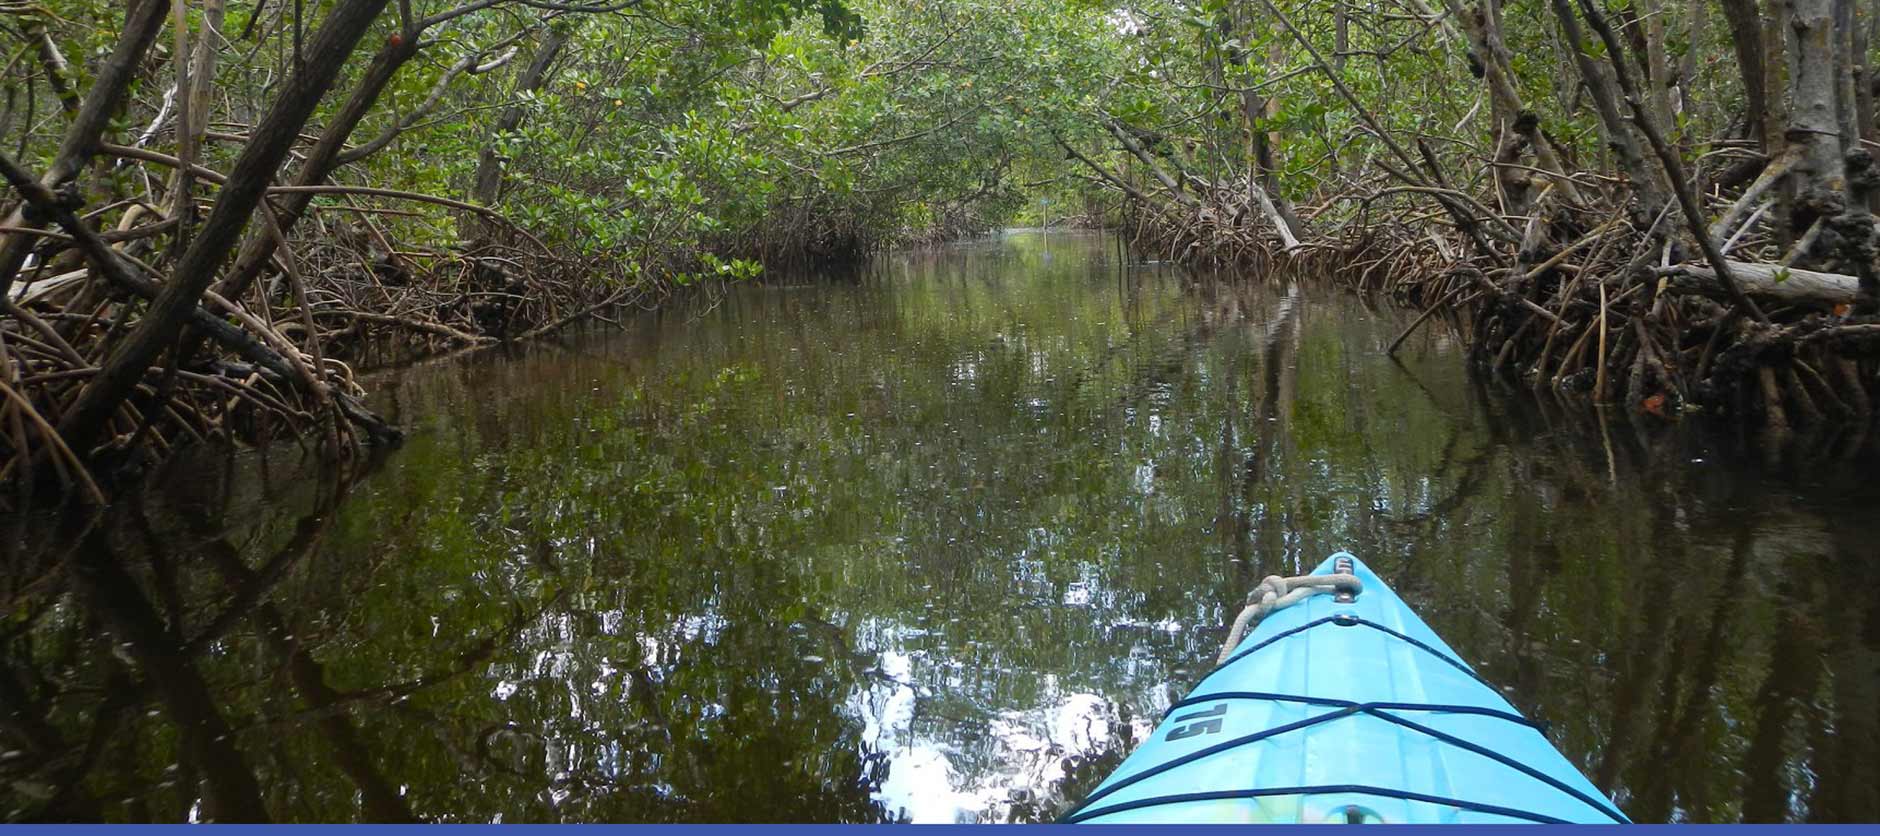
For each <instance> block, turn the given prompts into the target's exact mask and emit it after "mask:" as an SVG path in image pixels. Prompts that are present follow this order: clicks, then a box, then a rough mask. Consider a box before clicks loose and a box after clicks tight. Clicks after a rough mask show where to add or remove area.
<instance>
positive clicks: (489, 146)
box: [470, 26, 569, 206]
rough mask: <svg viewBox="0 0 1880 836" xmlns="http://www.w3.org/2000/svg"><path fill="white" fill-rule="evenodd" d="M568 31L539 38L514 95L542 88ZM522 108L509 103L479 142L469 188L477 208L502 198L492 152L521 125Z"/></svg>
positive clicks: (497, 157)
mask: <svg viewBox="0 0 1880 836" xmlns="http://www.w3.org/2000/svg"><path fill="white" fill-rule="evenodd" d="M568 36H569V32H568V31H567V30H566V29H563V28H559V27H555V26H550V27H549V28H548V31H547V32H546V33H544V34H543V35H542V43H541V44H540V45H539V46H537V47H536V49H535V57H534V58H532V59H530V61H529V66H528V68H527V69H525V70H523V71H522V77H521V78H519V79H517V80H516V95H517V96H521V95H523V94H526V93H533V92H535V91H537V90H540V89H542V85H543V84H545V83H547V81H548V69H549V67H550V66H551V65H553V64H554V63H555V58H556V57H557V56H559V55H560V54H561V49H562V47H564V46H567V44H568ZM522 115H523V109H522V105H521V104H519V103H518V104H512V105H510V106H509V107H506V108H503V112H502V114H501V115H500V116H498V117H497V118H496V125H495V127H493V128H491V129H490V136H489V140H488V141H486V142H484V143H483V150H482V151H481V152H479V153H478V154H477V173H476V180H475V183H474V184H473V185H472V186H471V187H470V202H471V203H475V204H477V205H480V206H490V205H493V204H495V203H496V199H497V198H498V197H500V196H501V195H502V190H503V159H502V154H501V152H499V151H498V150H497V149H496V141H497V139H498V138H499V137H501V136H502V135H503V134H506V133H509V132H511V131H514V130H515V129H516V128H517V127H518V126H520V125H521V124H522Z"/></svg>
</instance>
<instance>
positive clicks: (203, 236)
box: [59, 0, 387, 456]
mask: <svg viewBox="0 0 1880 836" xmlns="http://www.w3.org/2000/svg"><path fill="white" fill-rule="evenodd" d="M151 2H158V0H146V3H151ZM386 2H387V0H341V2H339V3H338V4H337V5H335V6H334V7H333V10H332V11H330V12H328V13H327V16H326V20H325V21H324V22H322V23H321V25H320V29H319V31H318V32H317V33H316V34H315V35H314V38H313V43H312V44H311V45H310V49H309V52H308V55H307V58H306V60H305V61H304V62H303V63H302V64H301V66H300V68H299V71H298V72H296V73H295V74H294V75H292V76H290V77H289V78H288V79H287V81H286V83H285V84H284V85H283V86H282V89H281V92H280V94H279V95H277V96H276V97H275V100H274V104H273V105H272V106H271V107H270V108H269V110H268V113H267V115H266V116H265V117H264V118H263V119H262V120H261V122H260V124H258V125H256V126H255V129H254V131H253V133H252V134H251V135H250V138H249V141H248V144H247V145H246V146H244V147H243V148H242V152H241V155H240V156H238V157H237V158H236V160H235V164H234V166H233V167H232V168H230V170H229V176H228V182H227V184H225V185H224V186H223V188H222V192H221V194H220V195H219V196H218V197H217V200H216V203H215V209H214V210H212V211H211V212H210V214H209V218H208V220H207V221H205V222H204V223H203V225H202V229H201V231H200V233H199V234H198V235H197V236H196V240H195V241H194V242H192V243H191V244H190V246H189V249H187V250H185V251H184V252H183V255H182V257H181V258H180V259H178V260H177V262H176V267H175V270H174V272H173V273H172V274H171V276H170V280H169V282H167V283H166V284H165V285H164V287H163V292H162V293H161V294H159V295H158V296H157V298H156V300H155V301H153V302H152V303H151V304H150V308H149V309H148V310H147V311H145V312H144V315H143V318H142V319H141V320H140V321H139V322H138V323H137V326H136V327H135V328H133V329H132V330H131V332H130V334H129V336H127V337H126V338H125V340H124V342H123V343H122V344H120V345H119V346H118V349H117V350H116V351H115V352H113V353H112V354H111V357H110V358H109V359H108V360H106V361H105V362H104V364H103V366H102V368H101V369H100V370H99V372H98V374H97V376H95V377H93V378H92V380H91V381H90V382H89V383H87V384H86V385H85V388H84V389H83V390H81V391H80V392H79V395H78V399H77V401H76V402H75V403H73V405H72V408H71V410H70V411H68V412H67V413H66V414H65V417H64V418H63V419H62V420H61V421H60V422H59V434H60V435H61V436H63V437H64V439H65V442H66V444H67V445H68V446H70V447H71V448H72V450H73V451H74V452H76V453H78V454H79V455H80V456H85V455H87V454H88V453H89V451H90V449H91V447H92V443H93V441H94V440H95V439H96V438H97V437H98V435H99V433H100V432H102V431H103V430H104V428H105V426H106V424H107V423H108V422H109V420H110V418H111V416H112V414H114V413H115V412H116V411H117V409H118V407H119V405H121V404H122V403H123V401H124V398H125V397H126V396H128V395H129V394H130V393H131V391H132V390H133V389H134V388H135V387H136V385H137V382H138V381H139V380H141V379H142V378H143V375H144V370H145V369H148V368H149V367H150V364H151V362H152V361H153V360H155V359H156V357H157V355H158V354H159V353H161V352H162V351H163V350H164V349H165V348H168V347H170V345H171V344H172V343H173V342H174V341H175V340H176V338H177V335H178V333H179V332H180V331H181V330H182V328H183V323H184V322H185V320H187V319H188V317H189V316H190V314H191V313H192V312H194V311H195V310H196V307H197V304H198V302H199V301H200V300H201V298H202V292H203V291H204V290H207V289H208V288H209V284H210V283H211V282H212V281H214V279H215V274H216V268H217V267H218V266H219V265H220V264H221V263H222V262H223V261H224V260H225V259H226V258H227V257H228V253H229V250H230V249H231V248H233V247H234V246H235V244H236V242H237V241H238V240H240V237H241V234H242V229H243V228H244V227H246V226H247V224H248V219H249V218H250V217H251V216H252V215H253V214H254V211H255V206H256V204H258V203H259V202H260V201H261V199H262V197H263V195H265V194H266V192H267V188H268V186H269V185H270V184H271V183H272V182H273V181H274V177H275V174H276V172H278V171H279V170H280V167H281V162H282V161H283V160H285V159H286V158H287V153H288V151H290V150H291V149H292V148H293V145H294V143H295V142H296V141H297V140H298V139H299V137H300V130H301V127H302V126H304V125H305V124H306V123H307V118H308V117H309V116H311V115H313V111H314V108H316V107H317V106H318V105H319V104H320V100H321V99H322V98H324V97H325V95H326V92H327V90H328V89H329V88H331V87H332V86H333V82H334V80H335V79H336V78H338V76H339V72H340V70H341V69H343V68H344V67H345V64H346V59H347V57H348V56H350V55H351V54H352V51H353V47H354V46H355V45H356V44H358V42H359V39H360V38H361V37H364V35H365V33H366V30H367V29H368V28H370V27H371V25H372V22H373V21H374V20H375V19H377V18H378V16H379V13H380V12H381V11H383V10H384V8H385V4H386Z"/></svg>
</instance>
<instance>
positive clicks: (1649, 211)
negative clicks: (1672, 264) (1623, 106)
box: [1553, 0, 1664, 223]
mask: <svg viewBox="0 0 1880 836" xmlns="http://www.w3.org/2000/svg"><path fill="white" fill-rule="evenodd" d="M1553 8H1554V16H1555V17H1556V18H1558V19H1559V21H1560V31H1561V33H1562V34H1564V35H1565V36H1566V38H1567V49H1568V51H1570V52H1572V53H1573V60H1574V63H1575V64H1576V65H1577V66H1578V67H1579V70H1580V80H1581V81H1583V82H1585V84H1586V90H1587V93H1588V94H1589V95H1591V96H1592V99H1593V107H1594V109H1595V110H1596V111H1597V112H1598V113H1599V124H1600V126H1601V127H1602V128H1604V129H1605V132H1606V141H1607V143H1608V144H1610V145H1611V146H1612V149H1613V152H1614V153H1615V154H1617V155H1618V157H1619V165H1620V168H1621V169H1622V170H1624V172H1625V175H1626V177H1627V178H1629V179H1630V180H1631V181H1632V189H1633V191H1634V192H1635V193H1636V194H1637V195H1638V198H1639V204H1640V207H1641V209H1642V210H1643V211H1642V212H1641V213H1640V214H1642V215H1643V216H1644V217H1645V218H1646V219H1647V222H1648V223H1649V219H1650V218H1651V217H1652V216H1654V215H1656V214H1658V209H1659V207H1662V206H1663V205H1664V201H1663V198H1662V197H1661V196H1660V195H1661V194H1662V192H1661V189H1660V186H1659V178H1658V176H1657V174H1656V173H1655V172H1654V170H1653V169H1652V168H1649V167H1647V166H1646V165H1645V156H1644V154H1643V153H1642V152H1641V151H1640V149H1639V143H1638V138H1637V136H1636V135H1635V134H1634V133H1633V132H1632V127H1631V125H1630V124H1629V123H1627V122H1626V119H1625V117H1624V116H1623V115H1621V113H1620V111H1619V102H1620V94H1619V91H1618V89H1617V87H1616V86H1615V85H1614V83H1613V77H1612V75H1611V74H1612V73H1613V72H1616V71H1617V68H1614V67H1607V66H1604V65H1602V64H1601V63H1600V62H1599V61H1598V60H1597V59H1595V58H1594V57H1593V56H1592V55H1590V54H1588V53H1587V51H1586V38H1585V36H1584V35H1583V34H1582V32H1581V30H1580V22H1579V19H1578V18H1577V17H1575V14H1574V11H1573V9H1572V7H1570V6H1569V5H1568V0H1553ZM1610 51H1611V50H1609V52H1610ZM1606 58H1607V60H1608V61H1612V62H1619V61H1624V60H1625V56H1624V55H1619V54H1610V55H1607V56H1606Z"/></svg>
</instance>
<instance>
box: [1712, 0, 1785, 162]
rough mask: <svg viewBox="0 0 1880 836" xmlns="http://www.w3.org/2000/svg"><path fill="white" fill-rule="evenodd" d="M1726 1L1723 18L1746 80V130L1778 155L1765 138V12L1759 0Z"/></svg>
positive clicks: (1724, 0) (1744, 111)
mask: <svg viewBox="0 0 1880 836" xmlns="http://www.w3.org/2000/svg"><path fill="white" fill-rule="evenodd" d="M1722 2H1723V20H1724V22H1725V23H1727V24H1729V26H1730V44H1731V46H1732V47H1734V48H1735V50H1736V68H1737V72H1738V73H1739V74H1740V75H1741V76H1742V81H1743V103H1744V108H1743V115H1744V117H1745V119H1746V120H1747V124H1746V125H1745V126H1744V127H1745V133H1747V135H1748V136H1749V137H1750V138H1751V139H1754V140H1756V141H1757V142H1758V143H1761V144H1762V146H1763V153H1764V154H1767V155H1769V156H1771V157H1774V156H1775V150H1774V149H1771V148H1770V147H1769V146H1768V143H1766V142H1764V138H1765V136H1766V135H1765V133H1764V125H1763V116H1764V114H1765V113H1766V111H1767V109H1768V104H1767V98H1766V97H1767V90H1768V87H1767V81H1766V80H1765V79H1764V72H1763V30H1762V15H1760V14H1758V13H1757V11H1756V0H1722Z"/></svg>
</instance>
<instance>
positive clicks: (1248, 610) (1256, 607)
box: [1214, 574, 1364, 665]
mask: <svg viewBox="0 0 1880 836" xmlns="http://www.w3.org/2000/svg"><path fill="white" fill-rule="evenodd" d="M1340 588H1344V589H1346V590H1349V591H1350V592H1351V594H1353V595H1356V594H1358V593H1360V592H1363V591H1364V582H1363V581H1360V580H1358V576H1357V575H1350V574H1343V575H1340V574H1332V575H1296V576H1293V577H1290V578H1282V577H1280V576H1278V575H1267V576H1266V579H1265V580H1263V581H1260V585H1259V586H1256V587H1254V588H1253V591H1252V592H1249V593H1247V606H1245V607H1243V608H1241V610H1240V615H1238V616H1236V617H1235V618H1234V629H1232V630H1230V631H1228V633H1227V643H1226V644H1223V645H1221V655H1220V656H1218V657H1215V660H1214V664H1216V665H1219V664H1222V663H1224V662H1226V661H1227V657H1228V656H1231V655H1233V652H1234V648H1235V647H1237V646H1239V644H1240V639H1241V637H1242V636H1244V635H1246V634H1247V631H1248V630H1252V629H1253V627H1254V625H1256V624H1258V623H1260V619H1263V618H1265V617H1267V616H1268V615H1271V614H1272V613H1273V611H1275V610H1280V609H1285V608H1286V607H1290V606H1292V605H1294V604H1297V603H1299V602H1300V601H1304V600H1305V599H1307V598H1310V597H1312V596H1314V595H1317V594H1319V593H1321V592H1333V591H1336V590H1337V589H1340Z"/></svg>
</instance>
